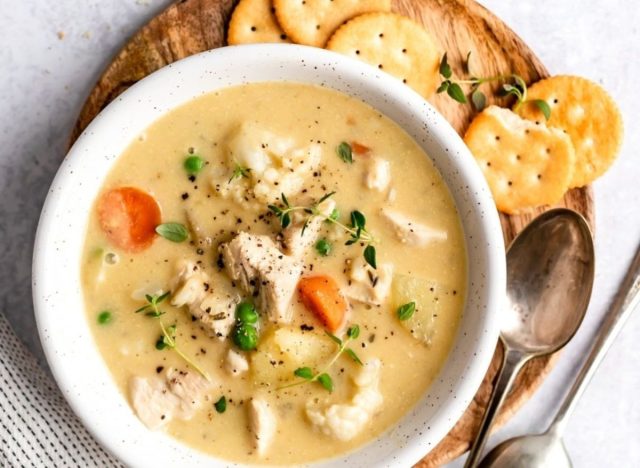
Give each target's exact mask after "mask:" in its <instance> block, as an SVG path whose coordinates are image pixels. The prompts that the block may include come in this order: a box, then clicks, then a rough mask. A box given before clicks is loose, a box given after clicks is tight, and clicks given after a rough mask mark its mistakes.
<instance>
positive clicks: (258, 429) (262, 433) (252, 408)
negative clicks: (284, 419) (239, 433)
mask: <svg viewBox="0 0 640 468" xmlns="http://www.w3.org/2000/svg"><path fill="white" fill-rule="evenodd" d="M276 427H277V419H276V416H275V414H274V412H273V410H272V408H271V406H270V405H269V403H267V402H266V401H265V400H263V399H262V398H259V397H258V398H252V399H251V402H250V403H249V429H250V430H251V434H252V435H253V438H254V446H255V448H256V450H257V451H258V455H260V456H263V455H264V454H265V453H266V452H267V449H268V448H269V445H271V441H272V440H273V436H274V435H275V434H276Z"/></svg>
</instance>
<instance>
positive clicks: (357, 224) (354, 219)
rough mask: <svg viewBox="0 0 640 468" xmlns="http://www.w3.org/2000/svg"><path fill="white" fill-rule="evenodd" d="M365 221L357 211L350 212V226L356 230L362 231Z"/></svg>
mask: <svg viewBox="0 0 640 468" xmlns="http://www.w3.org/2000/svg"><path fill="white" fill-rule="evenodd" d="M366 222H367V219H366V218H365V217H364V215H363V214H362V213H361V212H359V211H358V210H354V211H352V212H351V226H353V227H354V228H356V229H364V227H365V224H366Z"/></svg>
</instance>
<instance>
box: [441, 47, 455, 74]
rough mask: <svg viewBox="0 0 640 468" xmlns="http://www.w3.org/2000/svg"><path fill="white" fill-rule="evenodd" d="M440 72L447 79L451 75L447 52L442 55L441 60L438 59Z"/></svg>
mask: <svg viewBox="0 0 640 468" xmlns="http://www.w3.org/2000/svg"><path fill="white" fill-rule="evenodd" d="M439 71H440V74H441V75H442V76H444V77H445V78H447V79H449V78H451V76H452V75H453V72H452V71H451V67H450V66H449V62H447V53H446V52H445V54H444V55H443V56H442V60H440V69H439Z"/></svg>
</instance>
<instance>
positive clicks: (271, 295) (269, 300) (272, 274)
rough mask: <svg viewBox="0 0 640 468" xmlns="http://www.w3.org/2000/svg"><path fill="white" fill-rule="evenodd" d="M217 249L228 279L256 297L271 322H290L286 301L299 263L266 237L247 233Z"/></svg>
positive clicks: (289, 295) (299, 265) (292, 291)
mask: <svg viewBox="0 0 640 468" xmlns="http://www.w3.org/2000/svg"><path fill="white" fill-rule="evenodd" d="M219 251H220V253H221V254H222V259H223V262H224V266H225V270H226V271H227V273H228V274H229V276H230V277H231V279H233V280H234V281H238V282H239V285H240V287H241V288H242V289H243V290H244V291H246V292H247V293H249V294H252V295H254V296H257V298H258V300H257V302H258V304H259V305H260V307H261V309H262V310H263V311H264V312H266V314H267V316H268V317H269V319H270V320H271V321H272V322H275V323H281V324H283V323H289V322H291V318H292V315H291V314H292V309H291V308H290V307H289V303H290V302H291V298H292V297H293V294H294V293H295V289H296V285H297V284H298V279H299V278H300V274H301V273H302V263H301V262H299V261H298V260H297V259H294V258H292V257H290V256H288V255H285V254H284V253H282V252H281V251H280V249H278V247H277V246H276V244H275V243H274V241H273V240H272V239H271V238H270V237H268V236H261V235H253V234H249V233H247V232H240V233H239V234H238V235H237V236H236V237H234V238H233V239H232V240H231V241H229V242H226V243H224V244H221V245H220V247H219Z"/></svg>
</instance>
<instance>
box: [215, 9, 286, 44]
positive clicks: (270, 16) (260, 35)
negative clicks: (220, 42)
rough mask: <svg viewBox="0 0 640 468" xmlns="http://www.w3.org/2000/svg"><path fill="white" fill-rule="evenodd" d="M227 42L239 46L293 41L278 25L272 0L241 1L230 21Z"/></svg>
mask: <svg viewBox="0 0 640 468" xmlns="http://www.w3.org/2000/svg"><path fill="white" fill-rule="evenodd" d="M227 42H228V43H229V45H238V44H256V43H260V42H291V41H289V39H288V38H287V35H286V34H285V33H284V31H283V30H282V28H281V27H280V25H279V24H278V20H277V19H276V15H275V10H274V8H273V5H272V4H271V0H240V2H239V3H238V5H236V8H235V9H234V10H233V14H232V15H231V20H230V21H229V30H228V32H227Z"/></svg>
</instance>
